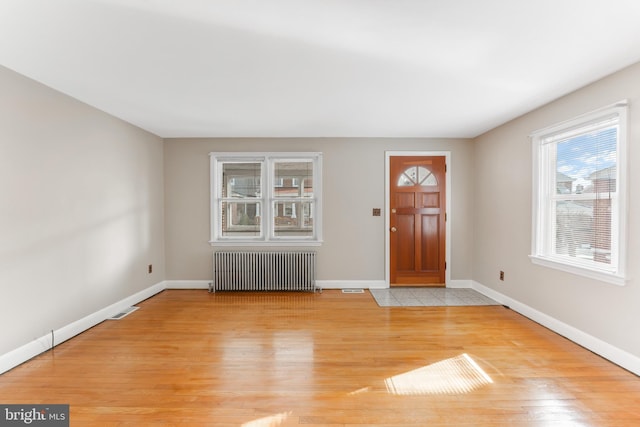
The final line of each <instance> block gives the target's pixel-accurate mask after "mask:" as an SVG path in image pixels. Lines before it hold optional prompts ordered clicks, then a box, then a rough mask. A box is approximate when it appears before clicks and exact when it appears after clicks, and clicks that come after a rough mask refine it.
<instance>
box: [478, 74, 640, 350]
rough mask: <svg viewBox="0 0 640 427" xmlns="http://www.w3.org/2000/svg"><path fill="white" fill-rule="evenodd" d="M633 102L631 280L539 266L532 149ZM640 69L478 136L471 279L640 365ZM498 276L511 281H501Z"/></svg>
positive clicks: (631, 116) (630, 135) (630, 147)
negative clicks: (549, 131)
mask: <svg viewBox="0 0 640 427" xmlns="http://www.w3.org/2000/svg"><path fill="white" fill-rule="evenodd" d="M625 98H626V99H629V101H630V104H631V105H630V108H629V165H630V167H629V189H630V198H629V223H628V224H629V226H628V239H629V240H628V244H629V248H628V258H627V259H628V264H629V268H628V277H629V279H630V280H629V281H628V282H627V285H626V286H624V287H620V286H616V285H611V284H607V283H602V282H599V281H595V280H591V279H587V278H584V277H581V276H576V275H572V274H569V273H564V272H561V271H557V270H553V269H549V268H545V267H542V266H537V265H533V264H532V263H531V262H530V261H529V259H528V255H529V253H530V249H531V188H532V186H531V161H532V160H531V142H530V140H529V138H528V135H529V134H530V133H531V132H532V131H535V130H537V129H540V128H544V127H546V126H549V125H552V124H555V123H558V122H560V121H563V120H566V119H571V118H573V117H575V116H577V115H579V114H582V113H585V112H589V111H592V110H595V109H598V108H600V107H604V106H606V105H609V104H612V103H614V102H616V101H619V100H622V99H625ZM639 138H640V64H637V65H634V66H632V67H630V68H627V69H625V70H623V71H621V72H618V73H616V74H614V75H611V76H609V77H607V78H605V79H603V80H600V81H598V82H596V83H594V84H592V85H590V86H588V87H585V88H583V89H581V90H579V91H577V92H575V93H573V94H570V95H568V96H566V97H563V98H561V99H559V100H557V101H555V102H553V103H551V104H549V105H547V106H545V107H543V108H540V109H538V110H536V111H533V112H531V113H529V114H526V115H525V116H523V117H521V118H519V119H517V120H514V121H512V122H510V123H507V124H505V125H503V126H500V127H498V128H497V129H494V130H492V131H491V132H489V133H487V134H485V135H482V136H480V137H479V138H477V139H476V141H475V162H474V163H475V170H476V174H475V179H474V185H475V188H474V191H473V193H474V194H475V214H474V225H473V228H474V234H475V237H474V250H473V278H474V280H476V281H477V282H479V283H481V284H482V285H485V286H488V287H490V288H492V289H494V290H496V291H498V292H500V293H502V294H505V295H507V296H509V297H510V298H513V299H515V300H517V301H520V302H521V303H523V304H526V305H528V306H529V307H531V308H533V309H535V310H538V311H540V312H542V313H545V314H546V315H548V316H551V317H553V318H555V319H557V320H559V321H561V322H564V323H565V324H568V325H570V326H572V327H574V328H577V329H579V330H580V331H582V332H585V333H586V334H589V335H591V336H593V337H595V338H597V339H600V340H602V341H604V342H607V343H609V344H611V345H613V346H616V347H618V348H620V349H622V350H625V351H627V352H629V353H631V354H633V355H635V356H636V357H640V338H638V337H639V336H640V335H638V333H637V331H636V329H637V325H640V309H638V307H639V305H638V304H639V301H640V281H639V280H638V276H639V275H640V263H639V262H638V261H639V260H640V239H638V236H639V232H640V197H638V189H639V188H640V169H638V168H637V167H635V165H637V164H638V163H639V162H640V151H639V150H638V142H639ZM499 270H504V271H505V281H504V282H500V281H499V280H498V272H499Z"/></svg>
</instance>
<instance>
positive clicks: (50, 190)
mask: <svg viewBox="0 0 640 427" xmlns="http://www.w3.org/2000/svg"><path fill="white" fill-rule="evenodd" d="M0 88H2V89H1V90H0V194H1V195H2V199H1V201H0V236H2V237H1V238H0V325H2V326H1V332H0V355H2V354H3V353H6V352H8V351H9V350H13V349H15V348H17V347H20V346H22V345H25V344H27V343H29V342H31V341H33V340H34V339H36V338H40V337H42V336H45V335H47V334H49V333H50V331H51V330H56V329H58V328H60V327H62V326H66V325H68V324H70V323H72V322H74V321H76V320H79V319H81V318H83V317H84V316H87V315H89V314H91V313H94V312H96V311H97V310H99V309H102V308H105V307H107V306H109V305H111V304H113V303H115V302H117V301H119V300H121V299H123V298H125V297H129V296H131V295H133V294H134V293H136V292H138V291H140V290H142V289H145V288H148V287H149V286H151V285H152V284H155V283H158V282H161V281H162V280H163V279H164V218H163V170H162V167H163V161H162V156H163V148H162V140H161V139H160V138H158V137H156V136H154V135H151V134H149V133H147V132H144V131H142V130H140V129H138V128H136V127H133V126H131V125H129V124H127V123H124V122H122V121H120V120H117V119H115V118H113V117H111V116H108V115H107V114H105V113H102V112H100V111H98V110H96V109H94V108H91V107H89V106H87V105H85V104H82V103H80V102H78V101H76V100H74V99H71V98H69V97H67V96H65V95H62V94H60V93H58V92H55V91H53V90H51V89H49V88H47V87H45V86H43V85H40V84H38V83H36V82H34V81H32V80H29V79H27V78H25V77H22V76H20V75H18V74H16V73H14V72H12V71H10V70H8V69H6V68H3V67H0ZM148 264H153V266H154V272H153V274H147V265H148ZM43 350H44V348H43Z"/></svg>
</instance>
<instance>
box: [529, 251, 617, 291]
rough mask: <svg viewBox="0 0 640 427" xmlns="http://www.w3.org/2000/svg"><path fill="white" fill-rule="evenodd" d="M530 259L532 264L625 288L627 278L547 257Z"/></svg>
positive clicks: (532, 257)
mask: <svg viewBox="0 0 640 427" xmlns="http://www.w3.org/2000/svg"><path fill="white" fill-rule="evenodd" d="M529 258H530V259H531V262H532V263H534V264H537V265H541V266H543V267H548V268H553V269H556V270H561V271H564V272H567V273H572V274H576V275H579V276H583V277H588V278H590V279H594V280H599V281H601V282H606V283H611V284H613V285H618V286H624V285H625V284H626V279H625V277H624V276H620V275H618V274H615V273H609V272H606V271H599V270H593V269H590V268H585V267H582V266H577V265H573V264H566V263H563V262H559V261H556V260H552V259H550V258H546V257H541V256H538V255H529Z"/></svg>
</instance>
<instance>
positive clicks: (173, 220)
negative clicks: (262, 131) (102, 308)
mask: <svg viewBox="0 0 640 427" xmlns="http://www.w3.org/2000/svg"><path fill="white" fill-rule="evenodd" d="M394 150H396V151H410V150H421V151H450V152H451V165H450V170H451V171H452V195H453V196H452V206H451V212H450V215H449V219H450V221H451V229H452V236H451V250H452V257H451V258H452V260H451V265H450V267H451V278H452V279H453V280H470V279H471V247H472V245H471V239H472V229H471V224H472V199H473V197H472V194H471V186H472V179H473V145H472V143H471V141H469V140H447V139H440V140H438V139H384V138H351V139H341V138H327V139H322V138H318V139H311V138H305V139H295V138H292V139H169V140H166V141H165V155H164V156H165V215H166V223H167V227H166V229H167V232H166V256H167V257H166V261H167V279H170V280H210V279H211V276H212V270H211V269H212V261H211V258H212V257H211V254H212V252H213V248H212V247H211V245H210V244H209V243H208V240H209V236H210V220H209V210H210V209H209V153H210V152H213V151H319V152H322V153H323V173H324V175H323V197H324V198H323V221H324V225H323V230H324V243H323V244H322V246H321V247H320V248H318V279H319V280H337V281H343V280H369V281H370V280H373V281H380V280H385V241H384V238H385V220H384V207H385V193H384V191H385V190H384V189H385V151H394ZM373 208H381V209H383V215H382V216H380V217H374V216H372V209H373Z"/></svg>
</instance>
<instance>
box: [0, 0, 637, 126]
mask: <svg viewBox="0 0 640 427" xmlns="http://www.w3.org/2000/svg"><path fill="white" fill-rule="evenodd" d="M638 61H640V1H638V0H0V64H1V65H4V66H5V67H7V68H10V69H13V70H15V71H17V72H19V73H21V74H24V75H26V76H28V77H31V78H33V79H35V80H37V81H40V82H42V83H44V84H46V85H48V86H50V87H52V88H55V89H57V90H59V91H61V92H64V93H66V94H68V95H70V96H72V97H75V98H77V99H79V100H81V101H84V102H86V103H87V104H90V105H93V106H95V107H97V108H99V109H101V110H103V111H106V112H108V113H110V114H112V115H114V116H117V117H120V118H122V119H124V120H126V121H128V122H130V123H133V124H135V125H137V126H139V127H141V128H143V129H147V130H149V131H151V132H153V133H155V134H157V135H160V136H162V137H197V136H205V137H239V136H258V137H305V136H320V137H336V136H337V137H365V136H388V137H414V136H415V137H474V136H477V135H479V134H481V133H483V132H485V131H487V130H489V129H492V128H493V127H495V126H497V125H500V124H502V123H504V122H506V121H508V120H510V119H512V118H515V117H517V116H519V115H521V114H523V113H525V112H527V111H530V110H532V109H534V108H536V107H538V106H541V105H543V104H545V103H547V102H549V101H551V100H553V99H556V98H558V97H560V96H562V95H564V94H566V93H568V92H571V91H573V90H575V89H577V88H580V87H582V86H584V85H586V84H588V83H590V82H593V81H595V80H597V79H599V78H601V77H603V76H605V75H607V74H610V73H612V72H614V71H617V70H619V69H621V68H623V67H625V66H627V65H630V64H633V63H635V62H638Z"/></svg>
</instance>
